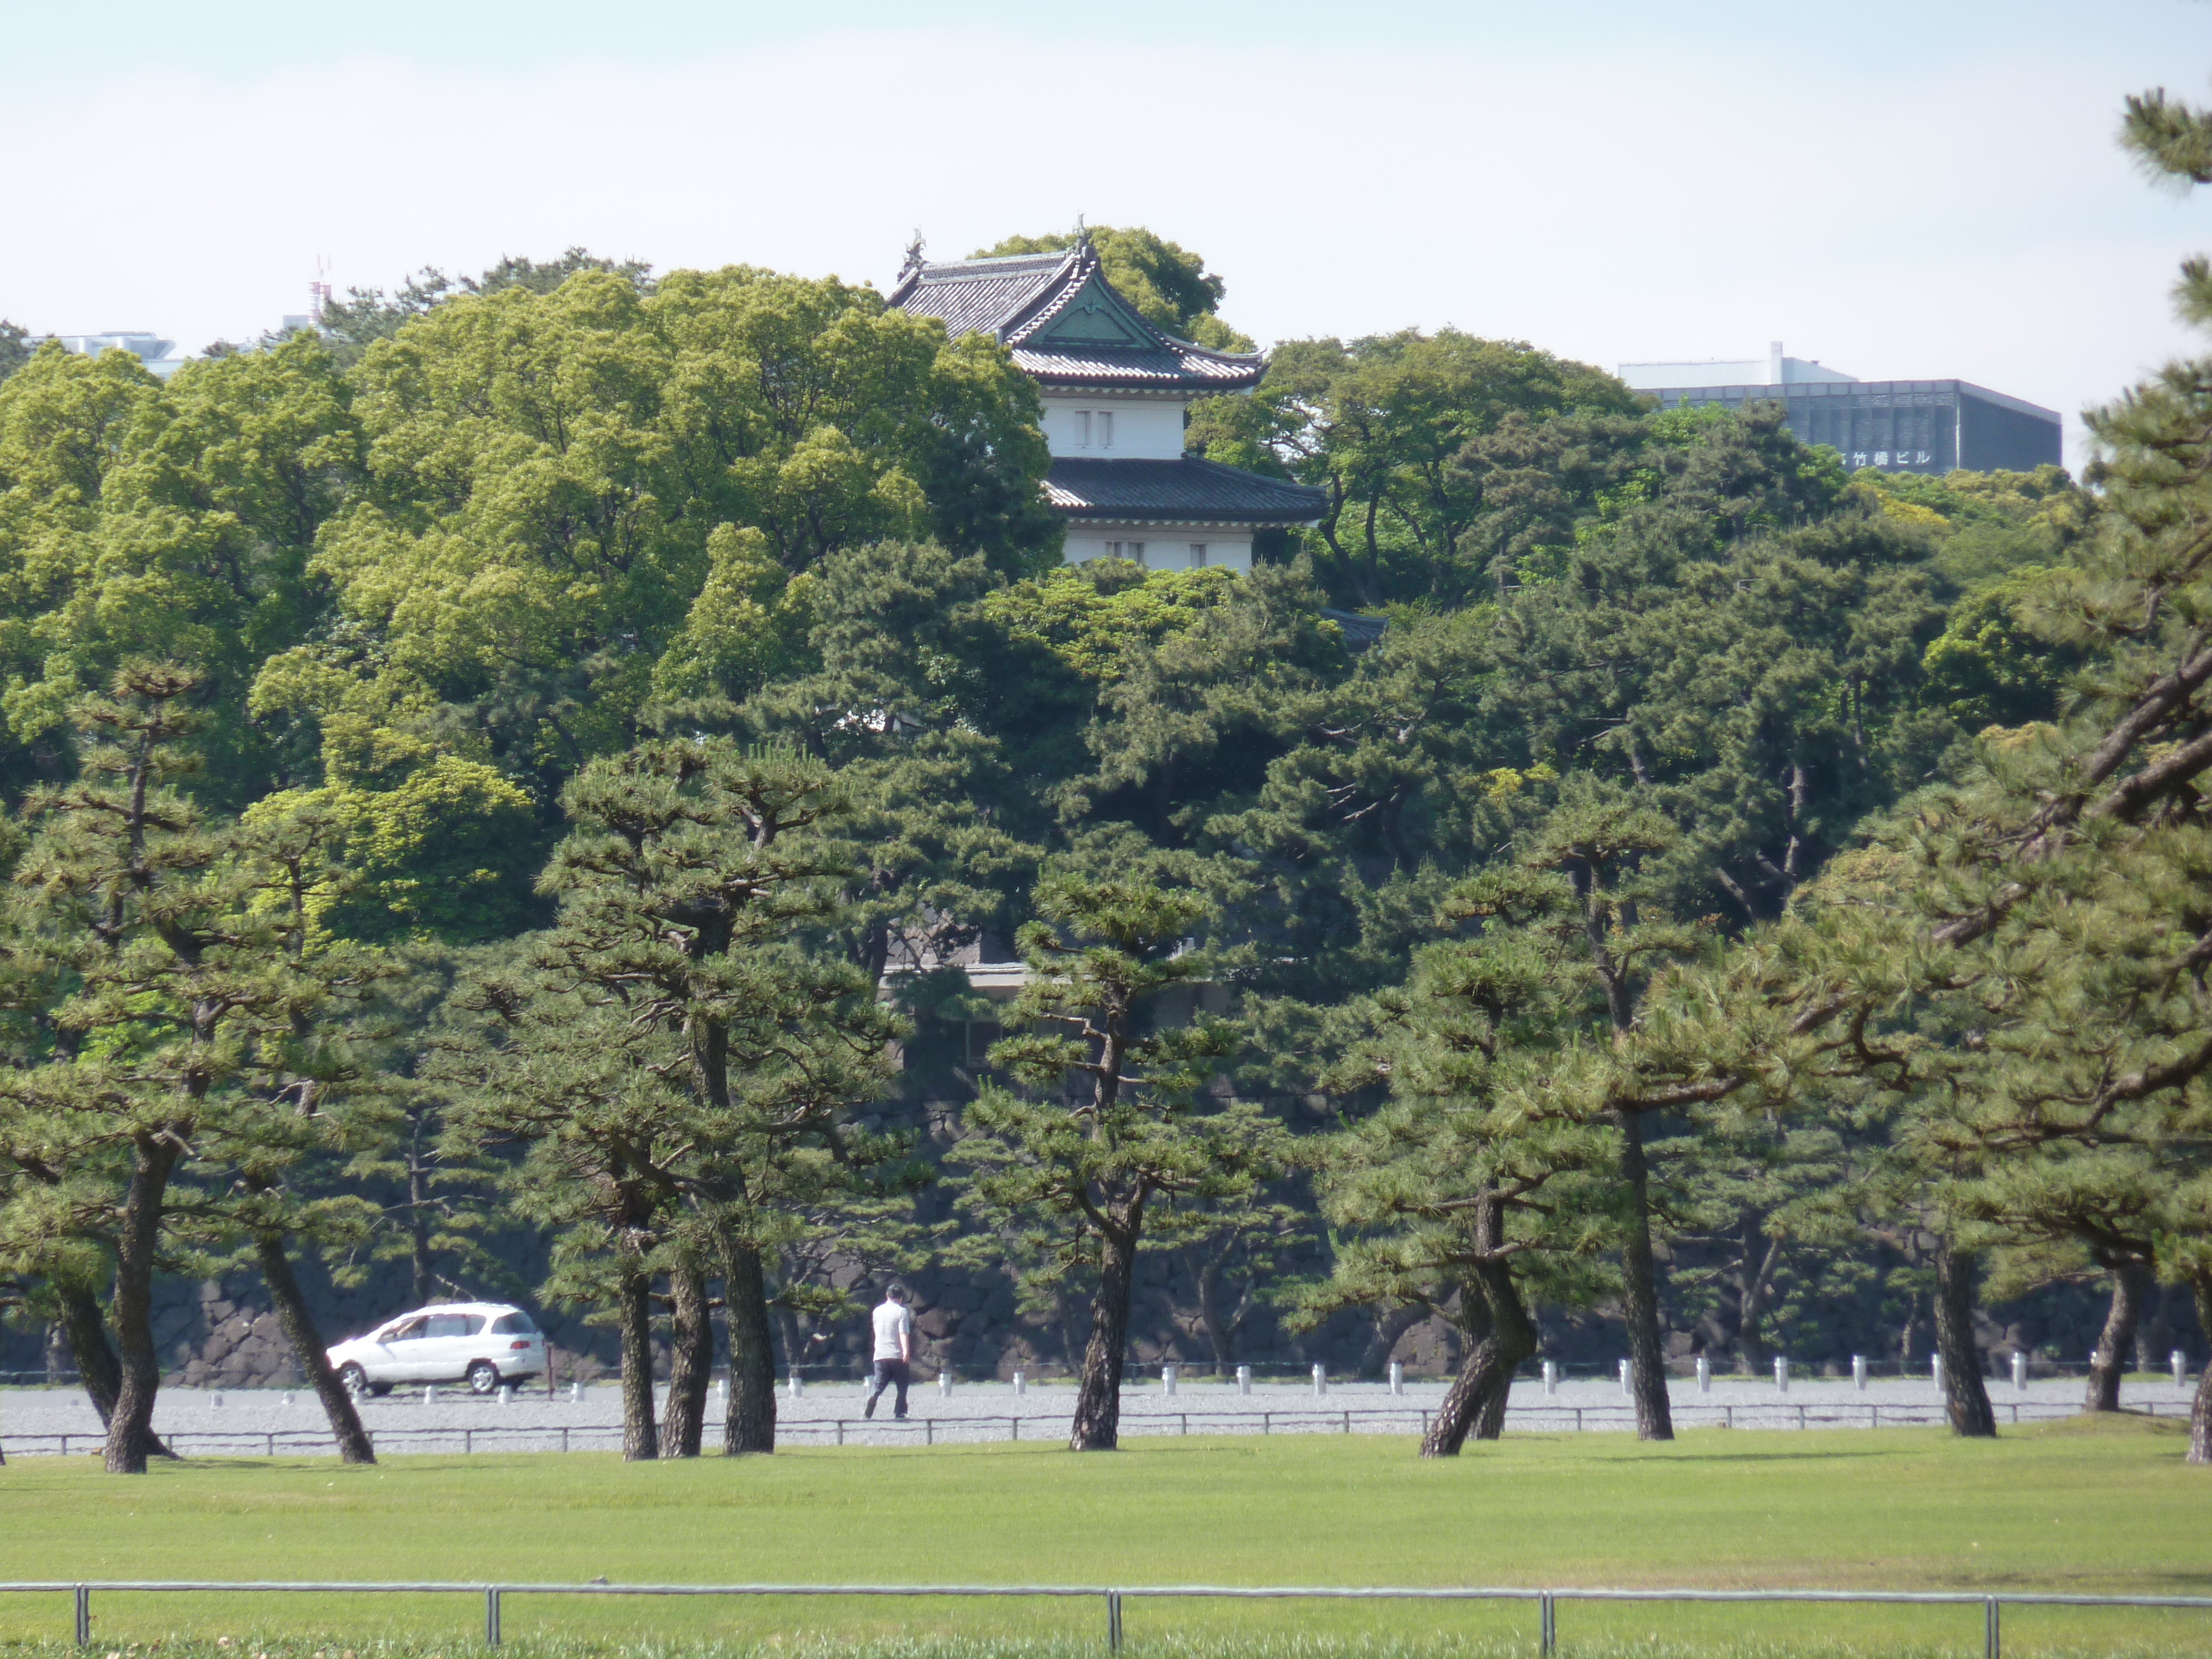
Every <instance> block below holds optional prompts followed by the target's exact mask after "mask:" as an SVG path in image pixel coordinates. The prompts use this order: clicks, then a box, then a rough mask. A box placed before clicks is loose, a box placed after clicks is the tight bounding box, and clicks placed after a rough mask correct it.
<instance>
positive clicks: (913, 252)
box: [899, 225, 929, 276]
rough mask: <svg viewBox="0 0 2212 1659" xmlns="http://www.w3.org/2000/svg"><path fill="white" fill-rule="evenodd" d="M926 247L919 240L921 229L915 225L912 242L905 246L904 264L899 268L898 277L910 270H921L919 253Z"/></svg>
mask: <svg viewBox="0 0 2212 1659" xmlns="http://www.w3.org/2000/svg"><path fill="white" fill-rule="evenodd" d="M927 246H929V245H928V244H927V242H925V241H923V240H921V227H920V226H918V225H917V226H916V227H915V233H914V240H912V241H911V242H908V244H907V245H906V263H905V264H902V265H901V266H900V267H899V275H900V276H905V275H906V274H907V273H908V271H910V270H921V263H922V261H921V251H922V249H923V248H925V247H927Z"/></svg>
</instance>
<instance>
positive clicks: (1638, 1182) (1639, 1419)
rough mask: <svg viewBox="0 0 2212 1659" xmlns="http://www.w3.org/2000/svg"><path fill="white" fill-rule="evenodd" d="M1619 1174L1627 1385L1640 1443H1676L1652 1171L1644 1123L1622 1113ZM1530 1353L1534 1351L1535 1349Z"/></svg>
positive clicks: (1619, 1120) (1618, 1117) (1632, 1114)
mask: <svg viewBox="0 0 2212 1659" xmlns="http://www.w3.org/2000/svg"><path fill="white" fill-rule="evenodd" d="M1614 1121H1615V1122H1616V1123H1618V1124H1619V1125H1620V1175H1621V1180H1622V1181H1623V1182H1625V1183H1626V1187H1627V1189H1628V1209H1629V1214H1628V1237H1626V1239H1625V1240H1624V1241H1623V1242H1622V1244H1621V1249H1620V1277H1621V1298H1620V1301H1621V1316H1622V1318H1623V1320H1624V1321H1625V1322H1626V1325H1627V1327H1628V1386H1629V1389H1630V1391H1631V1393H1632V1395H1633V1397H1634V1399H1635V1401H1636V1435H1637V1438H1638V1439H1639V1440H1672V1439H1673V1438H1674V1410H1673V1407H1672V1405H1671V1403H1670V1401H1668V1396H1667V1352H1666V1349H1665V1347H1664V1346H1662V1343H1661V1342H1660V1340H1659V1274H1658V1269H1657V1267H1656V1265H1655V1264H1654V1262H1653V1261H1652V1257H1651V1172H1650V1164H1649V1162H1648V1161H1647V1160H1646V1158H1644V1118H1643V1115H1642V1114H1641V1113H1638V1112H1619V1113H1616V1114H1614ZM1530 1352H1534V1349H1531V1350H1530Z"/></svg>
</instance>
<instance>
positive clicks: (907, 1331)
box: [860, 1285, 914, 1420]
mask: <svg viewBox="0 0 2212 1659" xmlns="http://www.w3.org/2000/svg"><path fill="white" fill-rule="evenodd" d="M907 1301H908V1297H907V1289H906V1286H905V1285H892V1286H891V1287H890V1289H889V1290H888V1291H884V1300H883V1305H882V1306H880V1307H878V1309H877V1310H876V1311H875V1313H874V1315H873V1316H872V1318H873V1319H874V1322H875V1327H876V1373H875V1376H874V1378H873V1380H872V1381H871V1382H870V1383H869V1384H868V1404H867V1407H866V1410H864V1411H863V1412H862V1413H860V1415H861V1416H863V1417H873V1416H874V1415H875V1414H876V1401H878V1400H880V1399H882V1398H883V1393H884V1389H887V1388H891V1387H896V1389H898V1399H897V1400H896V1401H895V1402H894V1403H893V1405H892V1407H891V1415H892V1416H893V1417H894V1418H896V1419H901V1420H903V1419H905V1417H906V1390H907V1385H908V1383H911V1382H913V1380H914V1372H913V1370H912V1369H911V1368H912V1366H913V1364H914V1316H913V1314H911V1313H909V1312H908V1310H907V1305H906V1304H907Z"/></svg>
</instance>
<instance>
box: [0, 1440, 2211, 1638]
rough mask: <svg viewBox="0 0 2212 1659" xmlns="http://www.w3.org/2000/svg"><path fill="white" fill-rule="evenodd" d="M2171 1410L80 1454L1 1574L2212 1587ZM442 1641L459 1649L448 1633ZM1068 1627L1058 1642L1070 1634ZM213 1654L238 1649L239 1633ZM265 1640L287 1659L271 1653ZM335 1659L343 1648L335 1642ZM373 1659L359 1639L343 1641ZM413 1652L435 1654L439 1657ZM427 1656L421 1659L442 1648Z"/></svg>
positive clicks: (911, 1622) (30, 1515) (559, 1615)
mask: <svg viewBox="0 0 2212 1659" xmlns="http://www.w3.org/2000/svg"><path fill="white" fill-rule="evenodd" d="M2184 1446H2185V1438H2184V1437H2183V1435H2182V1433H2181V1432H2180V1425H2174V1424H2151V1423H2148V1422H2145V1421H2142V1420H2141V1419H2128V1420H2124V1421H2121V1422H2118V1423H2112V1424H2107V1425H2098V1426H2095V1427H2090V1426H2087V1425H2078V1424H2060V1425H2051V1426H2050V1427H2047V1428H2044V1429H2040V1430H2036V1431H2021V1432H2020V1433H2017V1434H2013V1435H2008V1436H2006V1437H2004V1438H2002V1439H2001V1440H1999V1441H1997V1442H1995V1443H1965V1442H1956V1441H1954V1440H1952V1439H1951V1438H1949V1437H1948V1436H1947V1435H1945V1434H1943V1433H1942V1432H1941V1431H1929V1430H1896V1431H1880V1432H1869V1431H1833V1432H1812V1433H1803V1434H1792V1433H1785V1432H1760V1433H1749V1432H1741V1431H1740V1432H1736V1433H1729V1431H1724V1430H1708V1431H1695V1432H1692V1433H1691V1434H1689V1435H1687V1436H1686V1437H1684V1438H1683V1439H1682V1440H1680V1442H1678V1443H1675V1444H1674V1445H1672V1446H1664V1447H1651V1446H1643V1445H1639V1444H1638V1443H1636V1442H1635V1441H1633V1440H1631V1439H1629V1438H1627V1437H1625V1436H1615V1435H1586V1436H1580V1437H1577V1436H1557V1437H1547V1436H1516V1437H1513V1438H1510V1439H1508V1440H1506V1441H1504V1442H1503V1443H1500V1444H1498V1445H1496V1446H1492V1447H1484V1448H1480V1449H1475V1450H1473V1451H1470V1452H1469V1453H1468V1455H1465V1456H1463V1457H1461V1458H1458V1459H1455V1460H1448V1461H1443V1462H1426V1463H1425V1462H1421V1461H1420V1460H1419V1459H1417V1458H1416V1457H1415V1456H1414V1455H1413V1443H1412V1442H1411V1441H1410V1440H1403V1439H1395V1438H1392V1439H1385V1438H1381V1437H1372V1438H1370V1437H1351V1438H1342V1437H1336V1438H1332V1437H1325V1436H1301V1437H1274V1438H1270V1439H1266V1440H1257V1439H1248V1438H1238V1439H1197V1438H1193V1439H1189V1440H1172V1441H1163V1440H1149V1439H1147V1440H1140V1441H1138V1442H1136V1443H1133V1445H1132V1446H1131V1447H1130V1448H1129V1449H1127V1450H1124V1451H1122V1452H1120V1453H1118V1454H1115V1455H1101V1456H1090V1457H1077V1456H1073V1455H1069V1454H1067V1453H1066V1452H1063V1451H1059V1450H1056V1449H1048V1448H1044V1447H1031V1446H1028V1445H994V1446H972V1447H970V1446H961V1447H940V1448H938V1449H933V1450H926V1449H915V1450H910V1451H909V1450H905V1449H843V1450H839V1449H811V1448H810V1449H802V1450H794V1451H788V1452H785V1453H781V1454H780V1455H777V1456H775V1457H774V1458H756V1459H748V1460H745V1461H744V1462H738V1463H735V1464H732V1463H729V1462H722V1461H720V1460H719V1459H708V1460H705V1461H703V1462H696V1463H690V1464H683V1463H667V1464H653V1463H647V1464H634V1465H625V1464H623V1463H622V1462H619V1461H617V1460H616V1459H614V1458H611V1457H603V1456H599V1455H590V1454H572V1455H566V1456H562V1455H544V1456H536V1457H527V1456H490V1455H478V1456H475V1457H470V1458H459V1457H395V1458H393V1459H392V1460H391V1461H390V1462H387V1463H386V1464H384V1465H383V1466H382V1467H380V1468H373V1469H364V1470H349V1469H345V1468H340V1467H338V1466H337V1465H336V1464H333V1463H328V1462H318V1461H312V1460H304V1459H302V1460H278V1461H276V1462H262V1461H259V1460H254V1461H215V1460H206V1461H199V1460H195V1461H194V1462H190V1463H186V1464H185V1465H183V1466H180V1467H176V1468H161V1469H159V1470H157V1471H156V1472H155V1473H154V1474H150V1475H148V1476H147V1477H145V1478H144V1479H143V1480H122V1479H118V1478H115V1477H111V1476H107V1475H104V1474H101V1473H100V1470H99V1468H98V1465H97V1464H96V1462H94V1461H93V1460H91V1459H80V1458H71V1459H70V1460H68V1461H67V1462H63V1461H62V1460H59V1459H52V1458H25V1459H20V1460H18V1461H17V1462H14V1463H11V1464H9V1466H8V1467H7V1468H5V1469H4V1470H0V1578H5V1579H47V1578H146V1577H190V1578H264V1579H268V1578H355V1579H401V1578H441V1579H482V1578H501V1579H508V1580H518V1579H519V1580H540V1581H548V1582H563V1583H576V1582H581V1581H584V1580H587V1579H591V1578H593V1577H600V1576H604V1577H606V1578H608V1579H610V1580H612V1581H614V1582H616V1583H623V1582H631V1583H638V1582H656V1581H657V1582H665V1583H731V1582H744V1581H755V1582H758V1581H771V1582H783V1583H790V1582H805V1583H867V1582H877V1583H884V1582H893V1583H896V1582H907V1583H1032V1584H1035V1583H1125V1584H1130V1583H1230V1584H1370V1585H1372V1584H1451V1583H1461V1584H1481V1583H1487V1584H1530V1585H1532V1584H1553V1585H1567V1584H1579V1585H1624V1586H1625V1585H1661V1584H1685V1585H1703V1586H1713V1587H1729V1588H1735V1587H1744V1588H1755V1587H1784V1586H1807V1585H1810V1586H1829V1587H1836V1588H1845V1587H1852V1586H1880V1587H1883V1588H1893V1589H1923V1588H1924V1589H1934V1588H1965V1589H1992V1588H1996V1589H2004V1588H2010V1589H2079V1590H2090V1591H2125V1590H2135V1591H2142V1592H2148V1593H2164V1594H2188V1595H2212V1471H2208V1470H2204V1469H2192V1468H2188V1467H2187V1466H2185V1464H2184V1463H2183V1462H2182V1461H2181V1458H2182V1452H2183V1449H2184ZM95 1611H96V1613H97V1614H98V1623H97V1626H96V1631H97V1635H98V1639H99V1641H100V1644H101V1645H102V1649H103V1651H105V1650H108V1649H111V1648H112V1649H122V1650H127V1648H128V1646H129V1644H131V1642H132V1641H134V1640H136V1641H146V1642H150V1641H151V1640H152V1638H155V1637H156V1636H159V1635H167V1634H171V1633H186V1634H193V1633H196V1634H198V1635H201V1636H206V1637H213V1636H215V1635H216V1634H217V1633H222V1632H238V1633H239V1634H240V1637H241V1638H244V1637H245V1635H246V1632H252V1633H253V1636H254V1637H255V1638H257V1639H258V1638H270V1637H276V1636H282V1635H283V1634H285V1633H288V1632H289V1633H290V1634H292V1635H295V1636H312V1635H313V1634H315V1633H320V1632H331V1633H335V1634H336V1635H337V1637H338V1638H341V1639H350V1640H353V1641H356V1642H357V1641H360V1640H362V1638H363V1637H364V1636H365V1635H366V1634H368V1633H369V1632H377V1633H380V1634H386V1635H392V1636H395V1637H400V1638H407V1639H408V1642H409V1644H410V1650H411V1649H412V1648H414V1647H424V1648H426V1649H430V1650H442V1649H443V1648H446V1647H453V1646H459V1645H464V1644H465V1642H466V1641H467V1640H468V1639H470V1636H469V1633H470V1632H472V1631H477V1632H480V1626H481V1620H482V1610H481V1605H480V1604H479V1603H474V1602H469V1601H459V1600H454V1599H447V1600H444V1601H430V1600H422V1601H414V1600H403V1599H401V1598H396V1597H395V1598H388V1599H380V1600H379V1601H376V1602H375V1603H374V1605H373V1606H371V1605H366V1604H364V1602H362V1601H356V1602H354V1603H351V1604H343V1603H340V1602H338V1601H335V1600H331V1599H321V1600H311V1599H308V1598H305V1597H300V1598H274V1597H272V1598H268V1599H266V1600H258V1601H240V1600H235V1599H234V1600H230V1601H214V1600H212V1599H204V1598H201V1599H192V1600H186V1599H185V1598H182V1597H162V1598H152V1597H139V1598H131V1597H128V1596H125V1595H112V1596H107V1597H103V1598H101V1599H100V1601H98V1602H96V1604H95ZM67 1620H68V1613H67V1608H66V1606H65V1604H64V1601H62V1600H61V1599H60V1598H56V1597H51V1596H40V1597H35V1598H34V1597H30V1596H20V1597H12V1598H8V1599H7V1600H6V1601H0V1635H4V1636H5V1637H6V1638H9V1639H10V1640H15V1641H25V1640H28V1641H37V1640H39V1639H40V1638H51V1637H52V1636H54V1635H55V1634H57V1633H65V1632H66V1630H67ZM1127 1623H1128V1629H1129V1634H1130V1638H1131V1640H1132V1642H1133V1644H1139V1645H1141V1644H1144V1643H1145V1642H1146V1641H1147V1640H1148V1639H1157V1638H1158V1637H1160V1636H1162V1635H1164V1634H1166V1633H1169V1632H1175V1633H1178V1634H1189V1635H1193V1636H1195V1637H1198V1638H1234V1639H1235V1640H1236V1641H1237V1642H1247V1641H1251V1642H1261V1643H1263V1644H1267V1645H1269V1646H1273V1645H1274V1644H1277V1643H1279V1642H1280V1641H1283V1640H1286V1639H1290V1638H1309V1639H1310V1640H1314V1641H1319V1642H1322V1644H1325V1645H1326V1644H1334V1643H1335V1642H1338V1641H1340V1640H1354V1641H1358V1640H1360V1639H1363V1638H1383V1639H1388V1640H1390V1641H1406V1642H1411V1643H1413V1644H1416V1645H1422V1644H1430V1645H1433V1644H1437V1643H1452V1642H1456V1641H1459V1640H1461V1639H1467V1640H1472V1641H1474V1642H1476V1643H1477V1644H1479V1645H1484V1646H1487V1645H1488V1644H1492V1643H1497V1644H1517V1645H1519V1648H1520V1650H1522V1651H1524V1652H1525V1651H1533V1647H1534V1612H1533V1610H1532V1609H1528V1608H1524V1607H1514V1606H1501V1607H1481V1606H1472V1607H1437V1606H1436V1605H1434V1604H1431V1605H1428V1606H1402V1607H1377V1606H1376V1605H1373V1604H1366V1605H1363V1606H1359V1607H1346V1606H1341V1605H1339V1606H1334V1607H1331V1606H1327V1605H1318V1604H1306V1605H1300V1604H1295V1603H1271V1604H1262V1605H1258V1606H1253V1605H1249V1604H1248V1605H1244V1606H1231V1605H1225V1604H1218V1603H1216V1604H1206V1603H1200V1602H1188V1603H1154V1602H1132V1603H1131V1604H1129V1607H1128V1612H1127ZM506 1626H507V1632H508V1635H509V1637H510V1638H511V1639H513V1638H520V1639H521V1640H523V1641H524V1642H525V1643H527V1642H528V1641H529V1640H530V1639H531V1638H534V1637H536V1638H556V1637H576V1638H605V1639H618V1638H623V1637H625V1636H631V1635H634V1634H635V1633H639V1632H647V1631H652V1632H659V1633H660V1634H662V1635H664V1636H665V1637H667V1638H684V1639H685V1640H699V1639H708V1638H733V1639H744V1638H761V1637H769V1638H779V1639H781V1638H797V1637H801V1636H804V1635H805V1634H807V1633H810V1632H812V1633H819V1634H827V1635H831V1636H835V1637H837V1638H840V1639H848V1638H857V1639H871V1640H883V1639H898V1638H942V1637H949V1636H952V1635H956V1634H958V1635H967V1634H970V1633H973V1634H978V1635H985V1636H1005V1637H1016V1638H1026V1639H1030V1640H1032V1641H1039V1642H1047V1643H1049V1642H1051V1641H1053V1640H1054V1639H1055V1638H1068V1639H1074V1638H1081V1640H1082V1641H1084V1642H1087V1641H1089V1640H1090V1639H1091V1638H1095V1637H1097V1635H1098V1634H1099V1633H1100V1632H1101V1631H1102V1630H1103V1614H1102V1613H1101V1610H1100V1608H1099V1607H1098V1606H1097V1604H1095V1603H1091V1602H1083V1603H1019V1602H992V1601H931V1602H914V1603H905V1602H900V1603H893V1602H884V1601H872V1602H870V1601H857V1600H851V1601H848V1600H836V1601H805V1602H802V1601H750V1602H725V1601H641V1600H640V1601H628V1600H625V1601H613V1600H607V1601H592V1602H589V1603H586V1602H582V1601H576V1600H574V1599H561V1600H556V1599H553V1598H540V1599H536V1600H532V1599H529V1598H514V1599H512V1600H510V1601H509V1603H508V1605H507V1608H506ZM1560 1626H1561V1638H1562V1644H1563V1649H1564V1650H1565V1652H1567V1653H1569V1654H1572V1653H1574V1652H1576V1651H1577V1650H1578V1648H1579V1649H1580V1650H1583V1651H1589V1650H1593V1649H1594V1648H1595V1647H1601V1646H1609V1645H1611V1644H1618V1643H1620V1642H1645V1641H1651V1640H1657V1641H1660V1642H1662V1643H1665V1644H1674V1643H1685V1644H1692V1645H1693V1646H1694V1645H1695V1644H1699V1643H1700V1642H1703V1641H1705V1640H1707V1639H1712V1640H1723V1639H1726V1640H1728V1641H1729V1642H1730V1643H1731V1644H1733V1643H1734V1642H1735V1640H1736V1639H1737V1638H1741V1639H1744V1640H1753V1639H1754V1638H1766V1639H1770V1640H1772V1639H1786V1641H1787V1642H1788V1643H1789V1644H1790V1647H1791V1649H1792V1650H1795V1649H1796V1646H1797V1645H1798V1644H1806V1645H1808V1646H1818V1645H1820V1644H1823V1643H1829V1642H1845V1643H1849V1644H1853V1645H1864V1646H1866V1647H1868V1648H1869V1650H1874V1649H1880V1650H1883V1651H1892V1650H1901V1647H1902V1646H1904V1645H1909V1646H1911V1647H1912V1648H1913V1649H1915V1650H1930V1651H1953V1652H1967V1651H1972V1652H1975V1653H1978V1652H1979V1651H1980V1631H1981V1615H1980V1613H1979V1612H1978V1610H1977V1609H1971V1608H1960V1609H1940V1610H1920V1609H1915V1610H1905V1609H1895V1608H1877V1607H1866V1608H1856V1609H1829V1608H1818V1609H1803V1608H1799V1609H1792V1610H1789V1611H1786V1612H1784V1611H1780V1610H1769V1609H1763V1608H1762V1609H1747V1608H1729V1609H1714V1608H1673V1607H1645V1608H1633V1609H1631V1608H1611V1607H1595V1606H1577V1605H1573V1604H1568V1605H1566V1606H1565V1607H1563V1608H1562V1611H1561V1613H1560ZM2006 1635H2007V1640H2006V1651H2007V1652H2008V1654H2011V1653H2027V1652H2033V1651H2038V1650H2050V1649H2051V1647H2052V1646H2053V1645H2054V1644H2059V1645H2064V1646H2068V1647H2072V1648H2078V1649H2081V1650H2088V1651H2098V1652H2102V1651H2109V1650H2123V1649H2133V1650H2141V1651H2147V1652H2180V1651H2187V1652H2204V1653H2212V1613H2202V1614H2198V1613H2084V1612H2051V1613H2029V1612H2025V1611H2023V1612H2018V1613H2012V1614H2010V1615H2008V1620H2007V1631H2006ZM441 1638H450V1639H441ZM242 1645H250V1643H242ZM1078 1650H1079V1649H1078ZM233 1651H235V1650H233ZM272 1659H273V1656H272ZM330 1659H338V1656H337V1653H336V1652H335V1651H333V1653H332V1654H331V1656H330ZM363 1659H366V1656H363ZM426 1659H427V1652H426ZM441 1659H442V1654H441Z"/></svg>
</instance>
